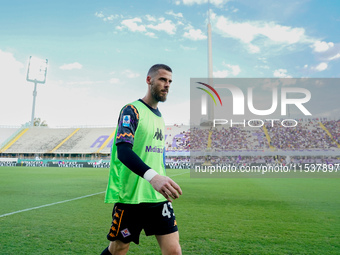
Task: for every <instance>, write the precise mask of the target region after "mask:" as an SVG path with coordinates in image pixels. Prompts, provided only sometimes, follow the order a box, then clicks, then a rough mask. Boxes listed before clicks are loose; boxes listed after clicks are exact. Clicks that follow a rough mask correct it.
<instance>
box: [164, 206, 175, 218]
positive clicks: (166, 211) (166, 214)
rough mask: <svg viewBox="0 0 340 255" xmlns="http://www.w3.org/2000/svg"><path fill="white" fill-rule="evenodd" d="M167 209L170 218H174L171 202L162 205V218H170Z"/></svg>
mask: <svg viewBox="0 0 340 255" xmlns="http://www.w3.org/2000/svg"><path fill="white" fill-rule="evenodd" d="M169 208H170V210H171V211H172V216H175V213H174V212H173V208H172V204H171V202H168V203H165V204H164V205H163V210H162V215H163V217H168V218H171V212H170V210H169Z"/></svg>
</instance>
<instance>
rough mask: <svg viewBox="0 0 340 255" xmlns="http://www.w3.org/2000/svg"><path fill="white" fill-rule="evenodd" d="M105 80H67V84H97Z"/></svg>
mask: <svg viewBox="0 0 340 255" xmlns="http://www.w3.org/2000/svg"><path fill="white" fill-rule="evenodd" d="M103 83H104V81H70V82H66V84H67V85H95V84H103Z"/></svg>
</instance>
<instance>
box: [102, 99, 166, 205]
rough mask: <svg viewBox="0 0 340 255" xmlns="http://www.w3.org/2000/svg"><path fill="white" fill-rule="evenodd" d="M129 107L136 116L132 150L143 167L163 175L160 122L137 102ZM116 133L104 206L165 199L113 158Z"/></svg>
mask: <svg viewBox="0 0 340 255" xmlns="http://www.w3.org/2000/svg"><path fill="white" fill-rule="evenodd" d="M132 105H133V106H134V107H135V108H136V109H137V111H138V114H139V118H138V119H139V121H138V126H137V129H136V131H135V136H134V143H133V148H132V150H133V151H134V152H135V153H136V154H137V155H138V156H139V157H140V158H141V159H142V160H143V162H144V163H145V164H147V165H148V166H150V167H151V168H152V169H154V170H155V171H156V172H157V173H158V174H160V175H163V176H165V175H166V174H165V166H164V162H163V151H164V148H165V147H164V145H165V141H164V140H165V136H164V127H165V125H164V120H163V118H162V117H159V116H157V115H156V114H154V113H153V112H152V111H151V110H150V109H149V108H148V107H147V106H146V105H145V104H143V103H142V102H140V101H135V102H133V103H132ZM123 109H124V108H123ZM117 130H118V128H117V129H116V134H115V138H114V141H113V145H112V153H111V166H110V176H109V182H108V185H107V189H106V196H105V203H116V202H119V203H125V204H139V203H157V202H163V201H165V200H166V199H165V198H164V197H163V196H162V195H161V194H160V193H158V192H157V191H155V190H154V188H153V187H152V186H151V184H150V183H149V182H148V181H146V180H145V179H143V178H142V177H140V176H138V175H137V174H135V173H134V172H132V171H131V170H130V169H128V168H127V167H126V166H125V165H124V164H123V163H122V162H121V161H120V160H119V159H118V158H117V146H116V137H117Z"/></svg>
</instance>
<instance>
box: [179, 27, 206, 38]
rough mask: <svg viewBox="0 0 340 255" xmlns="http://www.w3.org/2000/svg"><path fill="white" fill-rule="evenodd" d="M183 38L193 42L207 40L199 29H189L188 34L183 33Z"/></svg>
mask: <svg viewBox="0 0 340 255" xmlns="http://www.w3.org/2000/svg"><path fill="white" fill-rule="evenodd" d="M183 37H186V38H188V39H190V40H193V41H198V40H205V39H207V36H206V35H205V34H203V32H202V30H201V29H189V32H184V34H183Z"/></svg>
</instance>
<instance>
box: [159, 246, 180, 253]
mask: <svg viewBox="0 0 340 255" xmlns="http://www.w3.org/2000/svg"><path fill="white" fill-rule="evenodd" d="M163 255H182V249H181V246H180V245H179V244H178V245H173V246H171V247H169V248H168V249H167V251H166V252H164V254H163Z"/></svg>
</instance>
